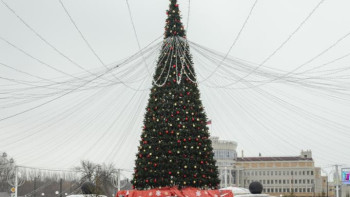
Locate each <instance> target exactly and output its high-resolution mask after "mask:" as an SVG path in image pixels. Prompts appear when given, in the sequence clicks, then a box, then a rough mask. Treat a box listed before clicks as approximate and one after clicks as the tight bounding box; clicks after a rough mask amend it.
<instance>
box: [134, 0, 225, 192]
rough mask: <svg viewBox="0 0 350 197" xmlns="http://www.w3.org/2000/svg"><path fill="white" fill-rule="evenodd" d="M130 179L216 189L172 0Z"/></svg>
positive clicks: (138, 184) (139, 183)
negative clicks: (133, 169) (132, 174)
mask: <svg viewBox="0 0 350 197" xmlns="http://www.w3.org/2000/svg"><path fill="white" fill-rule="evenodd" d="M167 15H168V17H167V19H166V26H165V34H164V42H163V45H162V48H161V53H160V56H159V59H158V62H157V67H156V72H155V74H154V76H153V87H152V89H151V93H150V98H149V101H148V106H147V108H146V110H147V111H146V114H145V119H144V127H143V131H142V134H141V141H140V146H139V147H138V148H139V149H138V154H137V158H136V161H135V166H136V167H135V171H134V178H133V180H132V183H133V185H134V187H135V188H136V189H138V190H146V189H151V188H160V187H178V188H185V187H195V188H200V189H215V188H217V186H218V184H219V179H218V170H217V167H216V166H215V160H214V158H213V156H214V153H213V148H212V144H211V140H210V139H209V132H208V127H207V124H206V123H207V117H206V114H205V112H204V108H203V105H202V102H201V100H200V93H199V89H198V86H197V82H196V75H195V72H194V67H193V61H192V57H191V55H190V52H189V46H188V44H187V41H186V33H185V30H184V27H183V25H182V23H181V17H180V11H179V6H178V4H177V0H170V6H169V10H167Z"/></svg>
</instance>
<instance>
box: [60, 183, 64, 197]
mask: <svg viewBox="0 0 350 197" xmlns="http://www.w3.org/2000/svg"><path fill="white" fill-rule="evenodd" d="M62 185H63V180H62V179H60V197H62Z"/></svg>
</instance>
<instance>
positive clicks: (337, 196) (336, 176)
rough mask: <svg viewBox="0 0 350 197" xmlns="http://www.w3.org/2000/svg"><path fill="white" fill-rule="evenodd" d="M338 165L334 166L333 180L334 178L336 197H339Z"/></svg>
mask: <svg viewBox="0 0 350 197" xmlns="http://www.w3.org/2000/svg"><path fill="white" fill-rule="evenodd" d="M338 166H339V165H338V164H336V165H335V173H336V175H335V178H336V185H335V188H336V189H335V192H336V197H339V172H338Z"/></svg>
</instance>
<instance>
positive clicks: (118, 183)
mask: <svg viewBox="0 0 350 197" xmlns="http://www.w3.org/2000/svg"><path fill="white" fill-rule="evenodd" d="M117 175H118V192H119V191H120V169H118V174H117Z"/></svg>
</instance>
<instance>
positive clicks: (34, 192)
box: [33, 176, 36, 197]
mask: <svg viewBox="0 0 350 197" xmlns="http://www.w3.org/2000/svg"><path fill="white" fill-rule="evenodd" d="M35 195H36V176H35V177H34V190H33V197H35Z"/></svg>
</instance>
